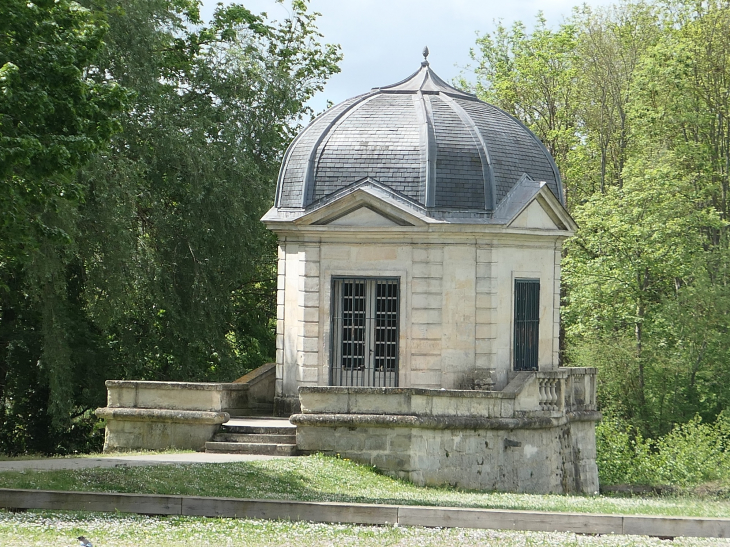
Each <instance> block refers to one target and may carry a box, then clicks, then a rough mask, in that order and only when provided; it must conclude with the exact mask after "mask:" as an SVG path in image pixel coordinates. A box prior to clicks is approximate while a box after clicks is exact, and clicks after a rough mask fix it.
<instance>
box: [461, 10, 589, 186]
mask: <svg viewBox="0 0 730 547" xmlns="http://www.w3.org/2000/svg"><path fill="white" fill-rule="evenodd" d="M576 38H577V30H576V28H575V27H574V26H573V25H572V24H569V23H566V24H564V25H561V26H560V27H559V28H558V30H556V31H553V30H551V29H550V28H548V26H547V21H546V20H545V18H544V17H543V16H542V13H539V14H538V16H537V20H536V25H535V28H534V29H533V31H532V32H531V33H528V32H527V29H526V27H525V25H524V24H523V23H521V22H519V21H518V22H516V23H515V24H514V25H513V26H512V28H511V29H507V28H506V27H504V26H503V25H502V23H501V22H500V23H498V24H497V27H496V29H495V31H494V32H493V33H485V34H483V35H482V36H480V37H479V38H478V39H477V47H476V49H473V50H472V58H473V59H474V60H475V61H477V62H478V66H477V68H476V76H477V83H476V87H475V91H476V93H477V95H478V96H479V98H481V99H483V100H485V101H487V102H489V103H492V104H494V105H496V106H498V107H500V108H502V109H503V110H505V111H507V112H508V113H509V114H512V115H513V116H515V117H516V118H518V119H520V120H521V121H522V122H523V123H525V124H526V125H527V126H528V127H529V128H530V129H531V130H532V131H533V132H535V134H537V136H538V137H540V139H541V140H542V142H543V143H544V144H545V146H546V147H547V148H548V150H549V151H550V153H551V154H552V155H553V157H554V158H555V160H556V162H557V163H558V166H559V167H560V168H561V170H562V172H563V173H565V172H566V167H567V164H568V157H569V154H570V151H571V149H572V148H573V147H574V146H575V145H576V143H577V134H576V111H575V109H576V107H577V104H576V81H577V77H578V65H577V56H576ZM566 182H567V184H566V193H568V194H569V193H570V182H569V181H566Z"/></svg>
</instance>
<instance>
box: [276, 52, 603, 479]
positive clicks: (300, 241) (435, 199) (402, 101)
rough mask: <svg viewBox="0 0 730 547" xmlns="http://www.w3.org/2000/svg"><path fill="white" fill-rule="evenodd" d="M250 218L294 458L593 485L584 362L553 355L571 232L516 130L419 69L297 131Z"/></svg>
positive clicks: (557, 186)
mask: <svg viewBox="0 0 730 547" xmlns="http://www.w3.org/2000/svg"><path fill="white" fill-rule="evenodd" d="M426 54H427V50H426ZM262 220H263V222H264V223H265V224H266V226H267V227H268V228H269V229H271V230H272V231H274V232H275V233H276V234H277V236H278V238H279V262H278V307H277V309H278V315H277V359H276V398H275V411H276V413H277V414H278V415H286V416H288V415H292V416H291V421H292V423H295V424H296V425H297V445H298V447H299V449H300V451H303V452H305V453H306V452H314V451H323V452H327V453H339V454H341V455H343V456H346V457H351V458H353V459H355V460H359V461H363V462H365V463H368V464H373V465H376V466H378V467H379V468H381V469H382V470H383V471H385V472H386V473H389V474H391V475H394V476H399V477H404V478H408V479H410V480H412V481H414V482H416V483H418V484H452V485H457V486H461V487H467V488H483V489H493V490H512V491H523V492H586V493H592V492H595V491H597V490H598V478H597V472H596V465H595V433H594V431H595V422H596V421H597V420H598V419H600V414H599V413H597V412H596V407H595V369H590V368H581V369H577V368H562V367H559V366H558V353H559V347H558V333H559V321H560V315H559V306H560V258H561V246H562V243H563V241H564V240H565V239H566V238H567V237H569V236H571V235H572V234H573V233H574V230H575V229H576V225H575V222H574V221H573V219H572V218H571V217H570V215H569V214H568V212H567V211H566V209H565V201H564V195H563V188H562V183H561V179H560V174H559V172H558V169H557V167H556V165H555V162H554V161H553V159H552V157H551V155H550V153H549V152H548V151H547V149H546V148H545V147H544V146H543V144H542V143H541V142H540V140H539V139H538V138H537V137H536V136H535V135H534V134H533V133H531V132H530V131H529V130H528V129H527V128H526V127H525V126H524V125H523V124H521V123H520V122H519V121H518V120H516V119H515V118H513V117H511V116H510V115H508V114H507V113H505V112H504V111H502V110H500V109H499V108H496V107H494V106H492V105H489V104H486V103H484V102H482V101H480V100H479V99H477V98H476V97H475V96H474V95H471V94H468V93H465V92H463V91H460V90H458V89H455V88H454V87H452V86H450V85H449V84H447V83H446V82H444V81H443V80H442V79H441V78H439V77H438V76H437V75H436V74H435V73H434V72H433V70H432V69H431V67H430V66H429V63H428V61H427V60H424V61H423V62H422V63H421V67H420V69H419V70H418V71H417V72H416V73H414V74H413V75H412V76H410V77H408V78H407V79H405V80H403V81H402V82H399V83H397V84H393V85H390V86H385V87H378V88H374V89H372V90H371V91H369V92H367V93H364V94H362V95H359V96H357V97H354V98H352V99H349V100H347V101H345V102H343V103H341V104H339V105H336V106H333V107H332V108H330V109H328V110H327V111H326V112H325V113H324V114H322V115H321V116H319V117H318V118H317V119H315V120H314V121H313V122H312V123H311V124H310V125H309V126H308V127H306V128H305V129H304V130H303V131H302V132H301V133H300V134H299V136H298V137H297V138H296V139H295V140H294V142H293V143H292V144H291V146H290V147H289V149H288V151H287V153H286V155H285V157H284V160H283V163H282V167H281V172H280V175H279V180H278V185H277V193H276V201H275V204H274V207H273V208H272V209H271V210H270V211H269V212H268V213H267V214H266V215H265V216H264V218H263V219H262Z"/></svg>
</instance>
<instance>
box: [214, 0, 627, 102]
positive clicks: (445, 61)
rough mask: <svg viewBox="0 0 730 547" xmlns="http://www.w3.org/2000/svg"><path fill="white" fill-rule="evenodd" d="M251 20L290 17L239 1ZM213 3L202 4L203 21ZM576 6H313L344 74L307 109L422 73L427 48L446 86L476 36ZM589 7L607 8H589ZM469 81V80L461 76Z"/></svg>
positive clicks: (440, 1) (324, 1) (468, 0)
mask: <svg viewBox="0 0 730 547" xmlns="http://www.w3.org/2000/svg"><path fill="white" fill-rule="evenodd" d="M239 2H240V3H242V4H244V5H245V6H246V7H247V8H248V9H249V10H251V11H253V12H254V13H261V12H266V13H267V14H268V15H269V17H271V18H284V17H286V16H287V15H288V11H287V7H286V6H287V5H289V2H287V1H285V3H284V5H282V4H279V3H277V2H275V0H239ZM216 3H217V0H203V15H204V18H206V19H207V18H209V17H210V15H211V14H212V13H213V10H214V9H215V5H216ZM579 3H582V2H580V1H579V0H539V1H538V0H312V1H311V3H310V9H311V10H312V11H318V12H319V13H321V14H322V16H321V17H320V18H319V24H318V26H319V29H320V31H321V32H322V34H324V39H325V41H326V42H328V43H337V44H340V46H341V47H342V53H343V55H344V60H343V61H342V63H341V65H340V67H341V69H342V72H340V73H339V74H337V75H335V76H333V77H332V79H331V80H330V81H329V83H328V84H327V87H326V88H325V90H324V92H323V93H320V94H319V96H318V97H316V98H315V99H314V100H313V101H312V103H311V106H312V107H313V108H314V109H315V111H321V110H323V109H324V108H325V105H326V102H327V100H330V101H332V102H333V103H335V104H337V103H339V102H341V101H344V100H345V99H348V98H350V97H353V96H355V95H358V94H360V93H364V92H365V91H368V90H369V89H371V88H373V87H378V86H384V85H389V84H392V83H395V82H398V81H400V80H402V79H404V78H406V77H407V76H409V75H410V74H412V73H413V72H415V71H416V70H418V68H419V67H420V63H421V60H422V56H421V51H422V50H423V46H425V45H427V46H428V48H429V50H430V52H431V54H430V55H429V58H428V60H429V62H430V63H431V68H432V69H433V70H434V71H436V73H437V74H438V75H439V76H441V77H442V78H443V79H444V80H446V81H451V80H452V78H454V77H456V76H458V75H459V73H460V72H461V71H462V70H464V69H465V68H466V66H467V65H468V64H469V63H470V57H469V49H470V48H471V47H473V46H474V43H475V40H476V33H477V32H478V33H485V32H489V31H491V30H492V29H493V28H494V20H495V19H502V20H503V21H504V22H505V24H507V25H511V24H512V23H513V22H514V21H516V20H521V21H523V22H525V23H526V24H528V25H531V24H532V23H533V21H534V20H535V16H536V14H537V12H538V10H542V11H543V13H544V14H545V17H546V18H547V20H548V24H549V25H551V26H556V25H558V24H560V22H562V20H563V19H564V17H566V16H568V15H570V12H571V9H572V7H573V6H575V5H577V4H579ZM586 3H587V4H589V5H591V6H598V5H608V4H611V3H614V2H612V1H611V0H588V1H587V2H586ZM466 75H467V76H468V73H467V74H466Z"/></svg>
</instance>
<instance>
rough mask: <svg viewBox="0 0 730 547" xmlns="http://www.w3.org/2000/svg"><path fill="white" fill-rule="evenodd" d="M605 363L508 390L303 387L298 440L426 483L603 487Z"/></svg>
mask: <svg viewBox="0 0 730 547" xmlns="http://www.w3.org/2000/svg"><path fill="white" fill-rule="evenodd" d="M595 386H596V384H595V369H589V368H582V369H571V368H561V369H558V370H553V371H541V372H518V373H515V374H514V375H513V377H512V379H511V380H510V382H509V383H508V384H507V386H506V387H505V388H504V389H503V390H501V391H481V390H479V391H477V390H446V389H420V388H357V387H301V388H300V389H299V398H300V404H301V409H302V411H301V414H295V415H293V416H292V417H291V421H292V423H294V424H296V425H297V446H298V448H299V450H300V451H301V452H303V453H311V452H324V453H329V454H339V455H340V456H342V457H347V458H350V459H353V460H355V461H360V462H363V463H366V464H369V465H375V466H377V467H378V468H379V469H381V470H382V471H383V472H385V473H387V474H389V475H393V476H397V477H401V478H405V479H408V480H411V481H413V482H415V483H416V484H429V485H440V484H451V485H455V486H460V487H463V488H470V489H473V488H481V489H485V490H502V491H522V492H533V493H568V492H581V493H594V492H596V491H598V472H597V468H596V463H595V422H596V421H598V420H599V419H600V414H599V413H598V412H596V410H595Z"/></svg>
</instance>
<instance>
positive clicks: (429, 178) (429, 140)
mask: <svg viewBox="0 0 730 547" xmlns="http://www.w3.org/2000/svg"><path fill="white" fill-rule="evenodd" d="M413 103H414V105H413V106H414V107H415V109H416V116H417V117H418V121H419V123H420V125H421V129H420V131H419V135H420V140H421V164H422V166H423V168H424V183H425V184H424V205H425V206H426V207H433V204H434V202H435V195H436V191H435V184H434V183H435V181H436V154H437V148H436V132H435V130H434V128H433V112H431V108H430V107H431V104H430V103H429V102H427V100H426V97H425V96H424V95H423V93H421V91H417V92H416V93H415V94H414V95H413Z"/></svg>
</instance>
